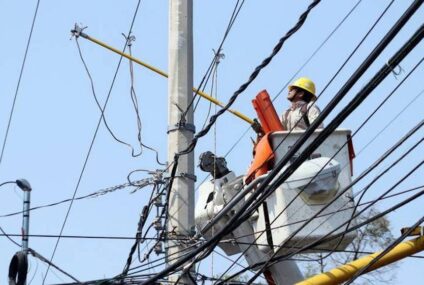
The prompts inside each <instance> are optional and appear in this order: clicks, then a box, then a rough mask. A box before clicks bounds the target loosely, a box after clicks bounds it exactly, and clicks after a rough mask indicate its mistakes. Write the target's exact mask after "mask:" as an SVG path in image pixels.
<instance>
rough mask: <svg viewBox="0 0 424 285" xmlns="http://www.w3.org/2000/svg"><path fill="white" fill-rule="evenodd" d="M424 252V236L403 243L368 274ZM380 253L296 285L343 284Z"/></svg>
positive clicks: (372, 267) (380, 260)
mask: <svg viewBox="0 0 424 285" xmlns="http://www.w3.org/2000/svg"><path fill="white" fill-rule="evenodd" d="M423 250H424V236H421V237H419V238H416V239H413V240H409V241H406V242H402V243H400V244H398V245H397V246H396V247H394V248H393V249H392V250H391V251H389V252H388V253H387V254H386V255H384V256H383V257H382V258H380V259H379V260H378V261H377V262H376V263H374V264H373V265H372V266H371V267H370V268H369V269H368V270H367V271H366V272H370V271H373V270H376V269H378V268H380V267H383V266H386V265H388V264H390V263H393V262H396V261H398V260H401V259H403V258H405V257H408V256H411V255H413V254H415V253H418V252H420V251H423ZM379 254H380V252H376V253H373V254H371V255H367V256H364V257H361V258H359V259H357V260H354V261H352V262H349V263H347V264H345V265H342V266H340V267H337V268H334V269H332V270H330V271H327V272H324V273H321V274H318V275H315V276H312V277H311V278H308V279H305V280H303V281H302V282H299V283H297V284H296V285H333V284H334V285H335V284H341V283H343V282H345V281H347V280H349V279H350V278H351V277H353V276H354V275H355V273H357V272H358V271H359V270H361V269H362V268H364V267H365V266H367V265H368V264H369V263H370V262H371V261H372V260H373V259H374V258H375V257H377V256H378V255H379Z"/></svg>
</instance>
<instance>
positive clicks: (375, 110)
mask: <svg viewBox="0 0 424 285" xmlns="http://www.w3.org/2000/svg"><path fill="white" fill-rule="evenodd" d="M423 60H424V58H422V59H421V60H420V61H419V62H418V63H417V64H416V65H415V66H414V67H413V68H412V69H411V71H410V72H409V73H408V74H407V75H406V76H405V77H404V78H403V80H402V81H401V82H399V83H398V84H397V85H396V87H395V88H394V89H393V90H392V91H391V92H390V94H389V95H388V96H386V97H385V98H384V100H383V101H382V102H381V103H380V104H379V106H378V107H377V108H375V109H374V111H373V112H372V113H371V114H370V115H369V116H368V117H367V118H366V119H365V120H364V121H363V122H362V124H361V125H360V126H359V128H358V129H357V130H356V131H355V132H354V133H353V134H352V136H351V139H353V137H354V136H355V135H356V134H357V133H358V132H359V131H360V130H361V129H362V128H363V127H364V126H365V124H367V122H368V121H369V120H370V119H371V118H372V117H373V116H374V115H375V114H376V112H377V111H378V110H379V109H380V108H381V107H382V106H383V105H384V104H385V103H386V102H387V101H388V99H390V97H391V96H392V95H393V94H394V93H395V92H396V91H397V90H398V88H399V87H400V86H401V85H402V84H403V83H404V82H405V81H406V79H408V78H409V76H410V75H411V74H412V73H413V72H414V71H415V70H416V68H417V67H418V66H419V65H420V64H421V63H422V61H423ZM408 105H409V104H408ZM403 111H404V110H402V111H401V112H403ZM380 133H381V132H380ZM380 133H378V134H377V136H378V135H379V134H380ZM374 139H375V138H374ZM374 139H373V140H374ZM281 143H282V142H281ZM281 143H280V144H281ZM347 143H348V141H346V142H345V143H344V144H343V145H342V146H341V147H340V148H339V149H338V150H337V151H336V152H335V153H334V155H333V156H332V157H331V159H333V158H334V157H335V156H336V155H337V154H338V153H339V152H340V151H341V150H342V149H343V148H344V147H345V145H346V144H347ZM280 144H279V145H280ZM279 145H278V146H277V147H276V149H278V147H279ZM368 145H369V144H367V145H366V146H365V147H367V146H368ZM365 147H364V148H365ZM396 148H397V147H396ZM393 150H394V149H393ZM385 157H387V156H385ZM381 161H382V160H380V162H381ZM329 162H330V160H329V161H328V162H327V164H328V163H329ZM327 164H325V165H324V166H323V167H322V168H321V170H320V171H319V172H317V174H315V175H314V177H312V178H311V179H310V182H309V183H308V184H307V185H306V186H305V187H304V188H307V187H308V186H309V184H310V183H312V181H313V180H314V179H315V178H316V177H317V176H318V175H319V174H320V173H321V171H322V170H323V169H324V167H325V166H326V165H327ZM393 165H394V164H393ZM369 172H370V170H368V171H366V172H365V173H364V174H361V175H360V179H362V178H363V177H364V176H365V175H366V174H368V173H369ZM380 177H381V176H380ZM360 179H358V180H355V182H354V183H351V184H350V185H349V186H348V187H345V189H344V190H343V191H342V192H345V190H347V189H350V188H351V187H352V186H353V185H354V184H356V183H357V182H358V181H359V180H360ZM367 187H370V185H369V186H367ZM301 193H302V192H298V193H297V195H296V196H295V197H294V198H293V199H292V200H291V201H290V202H289V203H288V205H286V206H285V208H284V209H283V210H281V211H280V212H279V213H278V215H277V216H276V217H275V218H274V220H273V221H271V223H270V226H271V225H272V224H273V223H274V222H275V221H276V220H277V219H278V218H279V217H280V216H281V215H282V214H283V212H284V211H285V210H286V209H287V208H288V207H290V205H291V204H292V203H293V202H294V201H295V200H296V199H297V198H298V197H299V196H300V194H301ZM337 197H340V195H338V196H337ZM360 200H361V199H360ZM360 200H359V202H358V203H360ZM329 204H331V202H330V203H329ZM302 207H303V206H302ZM302 207H301V208H299V209H298V210H297V211H301V210H302ZM342 208H343V207H342ZM354 208H355V207H354ZM353 212H355V210H354V211H353ZM335 213H337V212H335ZM311 221H312V219H311ZM306 224H307V223H306ZM262 234H264V232H262V233H260V235H259V236H258V237H256V239H258V238H259V237H260V236H262ZM305 238H306V237H305ZM341 241H342V239H340V242H341ZM337 246H338V245H337ZM337 246H335V248H336V247H337ZM249 248H250V247H248V248H247V249H245V250H244V251H243V253H242V254H241V255H240V256H239V258H238V259H240V258H241V257H242V255H243V254H244V253H245V252H246V251H247V250H248V249H249ZM238 259H237V260H238ZM230 269H231V267H229V268H228V269H227V270H226V271H225V272H224V273H223V274H225V273H226V272H227V271H229V270H230Z"/></svg>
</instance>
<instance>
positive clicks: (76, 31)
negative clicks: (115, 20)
mask: <svg viewBox="0 0 424 285" xmlns="http://www.w3.org/2000/svg"><path fill="white" fill-rule="evenodd" d="M71 33H72V34H73V35H74V36H75V37H82V38H84V39H87V40H89V41H91V42H93V43H95V44H98V45H99V46H102V47H104V48H106V49H108V50H110V51H113V52H114V53H116V54H119V55H121V56H123V57H125V58H127V59H129V60H132V61H133V62H135V63H137V64H139V65H141V66H144V67H146V68H147V69H149V70H151V71H153V72H155V73H157V74H159V75H161V76H163V77H166V78H168V74H167V73H166V72H164V71H162V70H160V69H158V68H156V67H154V66H152V65H150V64H148V63H146V62H143V61H141V60H139V59H137V58H135V57H133V56H131V55H129V54H126V53H124V52H122V51H120V50H118V49H116V48H114V47H111V46H109V45H107V44H106V43H104V42H101V41H99V40H97V39H95V38H93V37H90V36H89V35H87V34H86V33H84V32H83V29H81V28H80V27H78V26H75V28H74V29H73V30H71ZM193 92H195V93H197V94H199V95H200V96H201V97H203V98H205V99H206V100H208V101H210V102H212V103H214V104H215V105H218V106H220V107H221V108H223V107H224V106H225V105H224V104H223V103H222V102H220V101H218V100H216V99H215V98H213V97H212V96H209V95H208V94H206V93H205V92H203V91H202V90H198V89H197V88H194V87H193ZM228 112H230V113H232V114H233V115H235V116H237V117H239V118H240V119H242V120H243V121H245V122H247V123H249V124H250V125H252V124H253V123H254V121H253V120H252V119H250V118H249V117H247V116H246V115H244V114H242V113H240V112H238V111H236V110H232V109H228Z"/></svg>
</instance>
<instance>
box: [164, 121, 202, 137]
mask: <svg viewBox="0 0 424 285" xmlns="http://www.w3.org/2000/svg"><path fill="white" fill-rule="evenodd" d="M180 130H181V131H189V132H191V133H193V134H194V133H195V132H196V126H195V125H193V124H190V123H185V122H179V123H177V124H175V125H173V126H169V127H168V131H167V133H168V134H169V133H170V132H174V131H180Z"/></svg>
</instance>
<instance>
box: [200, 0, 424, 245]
mask: <svg viewBox="0 0 424 285" xmlns="http://www.w3.org/2000/svg"><path fill="white" fill-rule="evenodd" d="M421 4H422V3H421V2H420V1H415V2H414V4H412V5H411V6H410V8H409V9H408V10H407V12H405V13H404V15H403V16H402V17H401V18H400V19H399V20H398V22H397V23H396V24H395V25H394V26H393V28H392V29H391V30H390V32H389V33H388V34H386V36H385V37H384V38H383V40H382V41H381V42H380V43H379V44H378V45H377V47H376V48H375V49H374V50H373V52H372V53H371V54H370V55H369V56H368V57H367V59H366V60H365V61H364V62H363V63H362V64H361V66H360V67H359V68H358V70H357V71H356V72H355V73H354V74H353V75H352V77H351V78H350V79H349V80H348V81H347V82H346V84H345V85H344V86H343V87H342V89H341V90H340V91H339V92H338V93H337V95H336V96H335V97H334V98H333V100H331V102H330V103H329V104H328V105H327V106H326V108H325V109H324V110H323V112H322V113H321V115H320V116H319V117H318V118H317V119H316V120H315V121H314V122H313V123H312V124H311V126H310V128H308V129H307V130H306V131H305V133H304V134H303V136H302V137H301V138H300V139H299V140H298V141H297V142H296V143H295V145H294V146H292V148H291V149H290V150H289V151H288V153H287V154H286V155H285V156H284V158H283V159H282V160H281V161H280V162H279V163H278V164H277V166H276V167H275V168H274V169H273V170H272V171H271V172H270V173H269V174H268V176H267V177H266V178H265V180H264V181H262V182H261V185H260V186H259V187H258V189H257V190H256V191H255V192H253V193H252V195H251V196H250V197H249V198H248V199H247V200H246V202H245V204H244V205H243V206H242V207H241V208H240V209H239V211H240V213H236V214H235V215H234V216H233V217H232V218H231V219H230V221H229V224H228V226H227V227H225V228H223V229H222V230H221V231H220V232H219V234H218V235H216V236H215V237H214V238H212V239H211V240H210V241H209V242H208V243H207V244H208V245H209V246H214V245H216V242H217V241H218V240H219V239H220V238H221V237H222V236H223V235H225V234H226V233H228V232H230V231H231V230H232V229H233V228H235V227H236V226H238V225H239V224H240V223H241V222H242V221H244V220H246V219H247V218H248V217H249V216H250V213H251V212H252V211H254V210H255V209H257V207H258V206H259V205H260V204H261V203H262V202H263V201H264V199H266V198H267V197H268V196H269V195H270V194H271V193H272V192H273V190H274V189H276V188H277V187H278V185H280V184H281V183H283V182H284V181H285V180H286V179H287V177H289V176H290V175H291V174H292V173H293V172H294V170H295V169H297V167H299V166H300V164H301V163H303V161H304V160H305V159H306V158H307V157H309V155H310V154H311V153H312V152H313V151H314V150H315V149H316V148H317V146H319V145H320V144H321V143H322V142H323V141H324V140H325V139H326V138H327V137H328V135H330V134H331V133H332V132H333V131H334V130H335V128H336V127H337V126H338V125H339V124H340V123H341V122H342V121H343V120H344V119H345V118H346V117H347V116H348V115H349V114H350V113H351V112H353V110H355V109H356V108H357V107H358V106H359V105H360V104H361V103H362V101H363V100H364V99H365V98H366V97H367V96H368V94H369V93H370V92H371V91H373V90H374V88H375V87H376V86H377V85H378V84H379V83H380V82H381V81H382V80H383V79H384V78H385V77H386V76H387V74H388V73H389V72H390V71H391V69H392V67H391V66H396V65H397V64H398V63H399V62H400V61H401V60H402V59H403V58H404V57H405V56H406V55H407V54H408V53H409V52H410V51H411V50H412V49H413V48H414V47H415V46H416V45H417V44H418V43H419V42H420V40H421V38H422V36H421V34H422V33H423V28H420V29H419V30H418V31H417V32H416V33H415V34H414V35H413V36H412V37H411V39H410V40H409V41H408V42H407V43H405V44H404V45H403V47H402V48H401V49H400V50H399V51H398V52H397V53H396V54H395V55H394V56H393V57H392V58H391V59H390V60H389V61H388V65H385V66H383V67H382V68H381V69H380V70H379V71H378V72H377V74H376V75H375V76H374V77H373V78H372V79H371V80H370V81H369V82H368V84H366V85H365V86H364V87H363V88H362V89H361V91H360V92H359V93H358V94H357V95H356V96H355V98H354V99H353V100H352V101H351V102H350V103H349V104H348V105H347V106H346V107H345V108H344V109H343V110H342V111H341V112H340V113H339V114H338V115H337V116H336V118H334V119H333V120H332V122H331V123H330V124H329V125H328V126H327V127H326V128H324V129H323V130H322V132H321V133H320V134H319V135H318V137H317V138H316V139H315V140H314V141H313V142H312V143H311V144H309V145H308V146H307V147H306V148H305V150H304V151H303V152H302V153H301V154H300V155H299V157H298V158H297V159H296V160H295V161H293V162H292V163H291V164H290V165H289V166H288V167H287V169H286V170H285V171H284V172H283V173H282V174H281V175H280V176H279V177H277V178H276V179H274V178H275V176H276V175H277V173H278V172H279V171H280V170H281V168H282V167H283V166H284V165H285V164H286V163H287V162H288V160H289V159H290V158H291V157H292V156H293V154H294V153H295V152H297V151H298V150H299V148H300V147H301V146H302V144H303V143H304V142H305V141H306V139H307V138H308V137H309V136H310V135H311V134H312V132H313V131H314V130H315V129H316V128H317V126H318V125H319V124H321V123H322V121H323V120H324V118H325V117H326V116H327V115H328V114H329V113H330V112H331V111H332V110H333V108H334V106H335V105H337V104H338V102H340V100H341V99H342V98H343V97H344V95H345V94H346V93H347V91H348V90H349V89H350V88H351V87H352V86H353V84H354V83H355V82H356V81H357V80H358V79H359V77H360V76H361V75H362V74H363V73H364V72H365V70H366V69H367V68H368V67H369V66H370V65H371V63H372V62H373V61H374V60H375V59H376V57H377V56H378V55H379V54H380V53H381V51H382V50H383V49H384V48H385V46H386V45H387V44H388V43H389V42H390V41H391V39H393V38H394V36H395V35H396V34H397V32H398V31H399V30H400V28H401V27H402V26H403V25H404V24H405V23H406V22H407V20H408V19H409V18H410V17H411V16H412V15H413V14H414V12H415V11H416V10H417V9H418V7H419V6H420V5H421ZM272 180H275V181H274V182H273V183H272V184H270V185H271V186H270V187H267V189H265V187H266V186H267V185H268V184H269V183H271V181H272Z"/></svg>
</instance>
